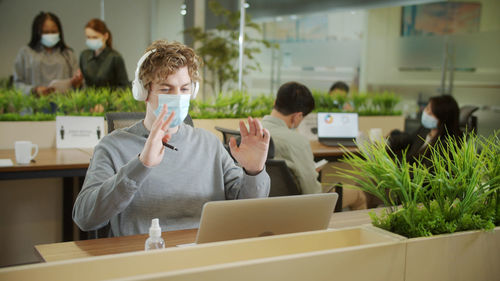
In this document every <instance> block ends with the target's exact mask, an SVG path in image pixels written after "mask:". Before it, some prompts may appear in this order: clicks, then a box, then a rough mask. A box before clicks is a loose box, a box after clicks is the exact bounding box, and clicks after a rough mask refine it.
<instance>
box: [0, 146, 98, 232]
mask: <svg viewBox="0 0 500 281" xmlns="http://www.w3.org/2000/svg"><path fill="white" fill-rule="evenodd" d="M91 156H92V149H56V148H43V149H40V150H39V151H38V155H37V156H36V157H35V162H34V163H30V164H28V165H18V164H14V166H11V167H0V180H15V179H34V178H53V177H57V178H63V211H62V212H63V240H64V241H71V240H73V219H72V217H71V212H72V209H73V195H74V191H73V188H74V186H75V184H78V186H81V184H82V183H83V178H84V177H85V174H86V173H87V168H88V166H89V162H90V157H91ZM0 158H10V159H11V160H12V162H13V163H16V161H15V160H16V156H15V151H14V150H13V149H2V150H0Z"/></svg>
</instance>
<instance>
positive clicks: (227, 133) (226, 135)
mask: <svg viewBox="0 0 500 281" xmlns="http://www.w3.org/2000/svg"><path fill="white" fill-rule="evenodd" d="M214 128H215V129H216V130H217V131H219V132H221V133H222V143H223V144H224V147H225V148H226V150H227V151H228V152H229V154H231V151H230V149H229V140H230V139H231V137H234V138H235V139H236V144H237V145H240V141H241V134H240V131H237V130H232V129H227V128H222V127H219V126H215V127H214ZM231 157H232V158H233V160H234V157H233V155H231ZM273 158H274V142H273V138H270V139H269V148H268V150H267V159H273ZM235 162H236V160H235Z"/></svg>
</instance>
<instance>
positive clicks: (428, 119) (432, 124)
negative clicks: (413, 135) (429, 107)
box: [422, 111, 438, 129]
mask: <svg viewBox="0 0 500 281" xmlns="http://www.w3.org/2000/svg"><path fill="white" fill-rule="evenodd" d="M437 125H438V120H437V119H436V118H435V117H434V116H431V115H429V114H427V112H425V111H424V112H422V126H424V128H427V129H436V128H437Z"/></svg>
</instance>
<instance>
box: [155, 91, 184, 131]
mask: <svg viewBox="0 0 500 281" xmlns="http://www.w3.org/2000/svg"><path fill="white" fill-rule="evenodd" d="M190 99H191V94H183V95H167V94H159V95H158V108H156V110H155V115H156V116H158V115H160V113H161V110H162V109H163V105H164V104H166V105H167V107H168V113H167V115H166V116H165V120H166V119H167V118H168V116H169V115H170V113H171V112H172V111H175V116H174V119H173V120H172V123H170V128H172V127H176V126H179V125H180V124H181V123H182V121H184V119H185V118H186V116H187V114H188V111H189V101H190Z"/></svg>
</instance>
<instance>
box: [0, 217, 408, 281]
mask: <svg viewBox="0 0 500 281" xmlns="http://www.w3.org/2000/svg"><path fill="white" fill-rule="evenodd" d="M404 241H405V239H404V238H402V237H400V236H397V235H393V234H391V233H389V232H385V231H383V230H380V229H377V228H375V227H372V226H368V225H367V226H362V227H355V228H347V229H340V230H336V229H328V230H321V231H311V232H302V233H294V234H284V235H276V236H268V237H261V238H251V239H241V240H233V241H224V242H216V243H207V244H201V245H196V246H192V247H182V248H169V249H165V250H156V251H152V252H135V253H127V254H119V255H109V256H101V257H92V258H84V259H75V260H68V261H60V262H49V263H45V264H35V265H27V266H19V267H13V268H7V269H2V270H0V279H1V280H54V281H57V280H108V279H118V278H120V279H123V278H127V279H129V280H193V278H199V279H200V280H257V279H263V280H264V279H272V280H332V278H334V279H337V277H339V278H344V279H349V280H367V279H369V280H372V281H373V280H389V281H390V280H403V278H404V267H405V255H406V246H405V243H404ZM353 277H354V278H353ZM340 280H342V279H340Z"/></svg>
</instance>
